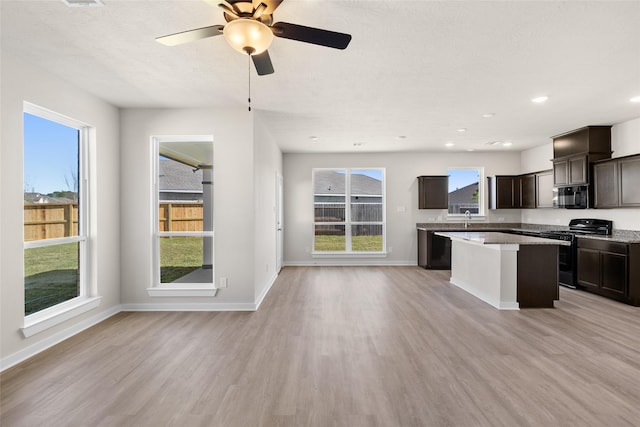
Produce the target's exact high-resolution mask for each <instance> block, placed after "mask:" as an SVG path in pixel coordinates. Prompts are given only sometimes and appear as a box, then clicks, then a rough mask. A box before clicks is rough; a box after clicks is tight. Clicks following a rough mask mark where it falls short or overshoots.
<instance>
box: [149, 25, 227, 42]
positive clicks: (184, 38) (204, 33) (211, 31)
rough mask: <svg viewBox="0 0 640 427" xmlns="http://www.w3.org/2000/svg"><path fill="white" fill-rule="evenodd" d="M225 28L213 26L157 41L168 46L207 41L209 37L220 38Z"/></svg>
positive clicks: (157, 39)
mask: <svg viewBox="0 0 640 427" xmlns="http://www.w3.org/2000/svg"><path fill="white" fill-rule="evenodd" d="M223 28H224V25H212V26H211V27H204V28H197V29H195V30H189V31H183V32H181V33H175V34H170V35H168V36H162V37H158V38H156V41H157V42H158V43H162V44H163V45H166V46H177V45H179V44H183V43H188V42H193V41H196V40H200V39H206V38H207V37H213V36H219V35H221V34H222V29H223Z"/></svg>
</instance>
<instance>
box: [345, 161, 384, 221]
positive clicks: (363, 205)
mask: <svg viewBox="0 0 640 427" xmlns="http://www.w3.org/2000/svg"><path fill="white" fill-rule="evenodd" d="M351 221H356V222H363V221H364V222H367V221H382V171H381V170H379V169H372V170H367V169H360V170H359V169H354V170H352V171H351Z"/></svg>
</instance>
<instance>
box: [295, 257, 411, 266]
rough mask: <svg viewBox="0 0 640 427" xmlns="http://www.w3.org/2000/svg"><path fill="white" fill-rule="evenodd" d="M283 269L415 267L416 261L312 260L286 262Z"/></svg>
mask: <svg viewBox="0 0 640 427" xmlns="http://www.w3.org/2000/svg"><path fill="white" fill-rule="evenodd" d="M284 265H285V267H367V266H376V267H377V266H379V267H385V266H395V267H398V266H415V265H418V263H417V262H416V260H400V261H386V260H379V259H357V258H356V259H336V258H333V259H314V260H309V261H287V262H286V263H285V264H284Z"/></svg>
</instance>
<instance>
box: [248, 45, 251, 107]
mask: <svg viewBox="0 0 640 427" xmlns="http://www.w3.org/2000/svg"><path fill="white" fill-rule="evenodd" d="M247 65H248V67H247V69H248V70H249V73H248V76H249V98H248V101H249V111H251V55H249V54H247Z"/></svg>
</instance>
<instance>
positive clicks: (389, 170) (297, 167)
mask: <svg viewBox="0 0 640 427" xmlns="http://www.w3.org/2000/svg"><path fill="white" fill-rule="evenodd" d="M473 166H484V168H485V175H486V176H490V175H495V174H517V173H518V172H519V170H520V155H519V153H515V152H514V153H511V152H499V153H453V154H451V153H370V154H285V155H284V194H285V200H284V225H285V230H286V231H285V243H284V248H285V252H284V258H285V264H287V265H295V264H340V263H359V264H366V263H375V264H416V262H417V259H416V253H417V236H416V223H419V222H433V221H437V217H438V216H441V217H442V218H443V219H442V220H443V221H446V219H445V218H446V210H419V209H418V180H417V179H416V178H417V177H418V176H419V175H446V173H447V168H448V167H473ZM322 167H327V168H334V167H336V168H340V167H360V168H368V167H369V168H377V167H382V168H385V169H386V196H387V198H386V208H387V209H386V212H387V242H386V243H387V250H388V251H389V252H390V253H389V254H388V256H387V257H386V258H358V259H357V260H353V259H351V260H344V259H340V258H335V259H327V258H324V257H323V258H313V257H312V256H311V254H310V251H311V248H312V246H313V190H312V186H311V170H312V169H313V168H322ZM483 184H484V183H483ZM486 197H487V195H486V191H485V202H484V203H485V206H486V203H487V200H486ZM403 209H404V212H403V211H402V210H403ZM486 214H487V219H486V221H491V222H494V221H504V222H520V210H518V209H514V210H500V211H490V210H487V211H486Z"/></svg>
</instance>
